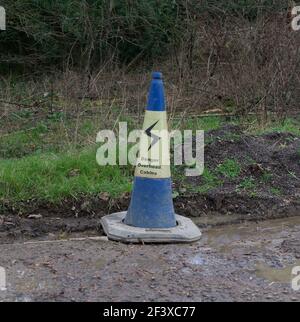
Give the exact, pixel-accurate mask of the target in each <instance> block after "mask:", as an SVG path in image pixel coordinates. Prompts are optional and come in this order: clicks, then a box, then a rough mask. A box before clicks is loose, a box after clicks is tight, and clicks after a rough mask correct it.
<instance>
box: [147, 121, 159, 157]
mask: <svg viewBox="0 0 300 322" xmlns="http://www.w3.org/2000/svg"><path fill="white" fill-rule="evenodd" d="M157 123H158V121H156V122H155V123H154V124H152V125H151V126H149V127H148V129H147V130H145V133H146V134H147V135H148V136H149V137H150V138H152V139H153V140H152V142H151V144H150V146H149V148H148V151H149V150H150V149H151V148H152V147H153V146H154V145H155V144H156V143H157V142H158V141H159V140H160V137H159V136H157V135H155V134H153V133H151V131H152V129H153V128H154V126H155V125H156V124H157Z"/></svg>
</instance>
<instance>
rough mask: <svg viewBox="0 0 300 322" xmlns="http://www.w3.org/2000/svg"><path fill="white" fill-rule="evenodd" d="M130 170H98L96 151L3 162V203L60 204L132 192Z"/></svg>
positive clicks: (0, 191)
mask: <svg viewBox="0 0 300 322" xmlns="http://www.w3.org/2000/svg"><path fill="white" fill-rule="evenodd" d="M131 172H132V170H131V167H122V168H121V167H116V166H105V167H104V166H103V167H101V166H99V165H98V164H97V163H96V151H95V149H90V150H83V151H80V152H78V151H77V152H68V153H58V154H51V153H48V154H41V155H33V156H27V157H24V158H22V159H19V160H0V199H2V200H7V201H15V202H17V201H24V200H28V199H36V200H42V201H50V202H58V201H60V200H62V199H63V198H65V197H75V198H76V196H78V195H79V194H90V195H91V194H96V193H99V192H107V193H109V194H110V195H111V196H118V195H120V194H122V193H123V192H129V191H130V190H131V181H132V173H131Z"/></svg>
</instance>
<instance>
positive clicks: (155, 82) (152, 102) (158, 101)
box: [147, 72, 166, 112]
mask: <svg viewBox="0 0 300 322" xmlns="http://www.w3.org/2000/svg"><path fill="white" fill-rule="evenodd" d="M165 110H166V108H165V93H164V85H163V81H162V73H160V72H153V73H152V81H151V86H150V90H149V95H148V104H147V111H157V112H163V111H165Z"/></svg>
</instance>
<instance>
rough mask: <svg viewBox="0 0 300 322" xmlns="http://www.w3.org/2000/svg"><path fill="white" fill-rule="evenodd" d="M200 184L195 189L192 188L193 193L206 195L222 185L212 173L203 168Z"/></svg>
mask: <svg viewBox="0 0 300 322" xmlns="http://www.w3.org/2000/svg"><path fill="white" fill-rule="evenodd" d="M202 182H203V183H202V184H201V185H200V186H198V187H196V188H193V189H194V191H195V192H198V193H206V192H208V191H210V190H212V189H214V188H216V187H219V186H220V185H222V180H220V179H219V178H218V177H217V176H216V175H215V174H214V173H213V172H212V171H210V170H209V169H207V168H205V169H204V171H203V174H202Z"/></svg>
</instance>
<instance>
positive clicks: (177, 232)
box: [101, 211, 201, 243]
mask: <svg viewBox="0 0 300 322" xmlns="http://www.w3.org/2000/svg"><path fill="white" fill-rule="evenodd" d="M125 216H126V211H123V212H117V213H114V214H111V215H108V216H105V217H103V218H101V224H102V226H103V229H104V232H105V233H106V235H107V237H108V239H111V240H116V241H121V242H124V243H190V242H194V241H196V240H198V239H200V237H201V231H200V230H199V228H198V227H197V226H196V225H195V224H194V223H193V222H192V221H191V220H190V219H189V218H186V217H183V216H179V215H176V221H177V226H176V227H174V228H157V229H156V228H139V227H133V226H128V225H125V224H124V222H123V220H124V219H125Z"/></svg>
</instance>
